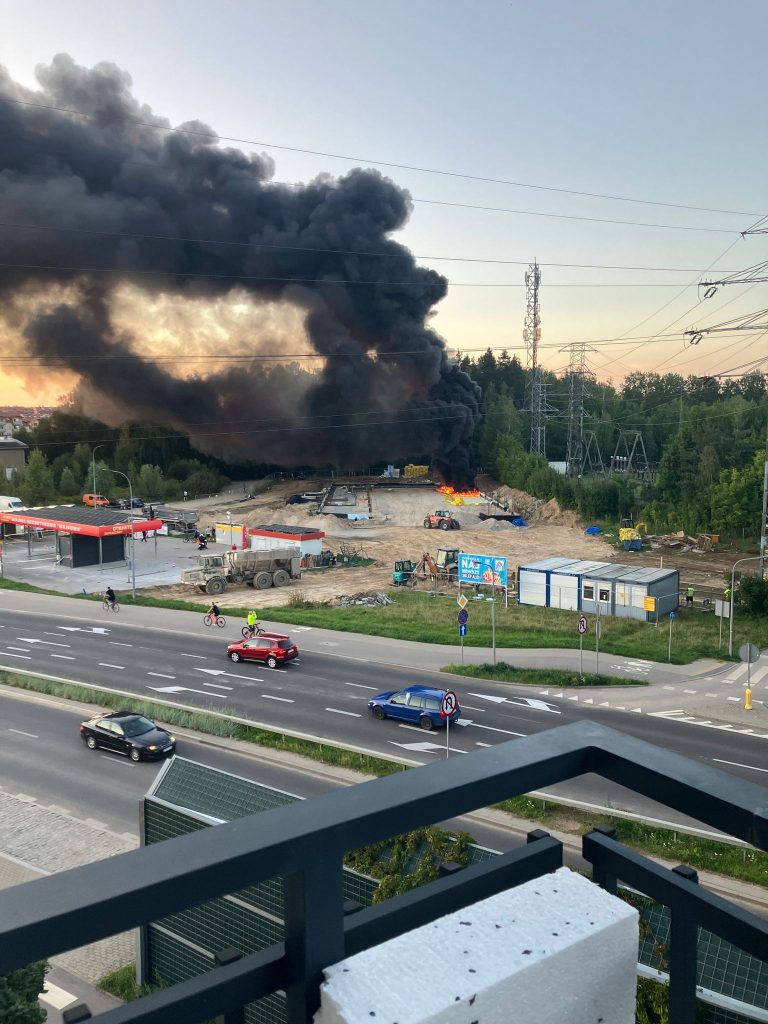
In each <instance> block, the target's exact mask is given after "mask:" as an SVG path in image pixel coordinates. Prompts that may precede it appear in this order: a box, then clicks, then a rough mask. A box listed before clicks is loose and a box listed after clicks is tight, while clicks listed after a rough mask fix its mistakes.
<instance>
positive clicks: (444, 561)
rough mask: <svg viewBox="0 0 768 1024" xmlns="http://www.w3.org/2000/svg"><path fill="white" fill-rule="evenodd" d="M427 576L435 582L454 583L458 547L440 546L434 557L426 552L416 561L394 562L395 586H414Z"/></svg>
mask: <svg viewBox="0 0 768 1024" xmlns="http://www.w3.org/2000/svg"><path fill="white" fill-rule="evenodd" d="M428 577H429V578H431V579H433V580H435V582H437V583H440V582H442V583H455V582H456V580H457V579H458V578H459V549H458V548H440V549H439V550H438V552H437V555H436V556H435V557H434V558H433V557H432V555H430V554H429V552H426V553H425V554H423V555H422V556H421V558H420V559H419V561H418V562H411V561H409V560H408V559H402V560H401V561H398V562H395V571H394V572H393V573H392V582H393V584H394V585H395V586H396V587H415V586H416V584H417V583H418V581H419V580H425V579H427V578H428Z"/></svg>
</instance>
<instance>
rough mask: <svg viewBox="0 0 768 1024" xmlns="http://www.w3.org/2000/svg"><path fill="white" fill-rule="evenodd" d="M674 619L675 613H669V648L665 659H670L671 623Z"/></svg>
mask: <svg viewBox="0 0 768 1024" xmlns="http://www.w3.org/2000/svg"><path fill="white" fill-rule="evenodd" d="M674 621H675V613H674V612H670V613H669V649H668V651H667V661H672V623H673V622H674Z"/></svg>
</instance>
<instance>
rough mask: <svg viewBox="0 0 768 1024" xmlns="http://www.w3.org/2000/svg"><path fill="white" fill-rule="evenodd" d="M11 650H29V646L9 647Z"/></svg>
mask: <svg viewBox="0 0 768 1024" xmlns="http://www.w3.org/2000/svg"><path fill="white" fill-rule="evenodd" d="M8 650H9V651H28V650H29V647H10V646H9V647H8Z"/></svg>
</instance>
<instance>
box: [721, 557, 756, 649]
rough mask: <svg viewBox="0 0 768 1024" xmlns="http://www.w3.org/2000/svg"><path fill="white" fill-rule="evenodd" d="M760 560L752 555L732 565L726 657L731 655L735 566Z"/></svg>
mask: <svg viewBox="0 0 768 1024" xmlns="http://www.w3.org/2000/svg"><path fill="white" fill-rule="evenodd" d="M762 559H763V556H762V555H754V556H751V557H749V558H739V559H737V561H735V562H734V563H733V568H732V569H731V599H730V608H729V609H728V619H729V622H728V655H729V657H730V656H732V655H733V607H734V600H733V599H734V596H735V595H734V592H733V587H734V578H735V575H736V566H737V565H741V563H742V562H761V561H762Z"/></svg>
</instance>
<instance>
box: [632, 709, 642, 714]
mask: <svg viewBox="0 0 768 1024" xmlns="http://www.w3.org/2000/svg"><path fill="white" fill-rule="evenodd" d="M632 710H633V711H635V712H637V714H640V715H642V713H643V709H642V708H632Z"/></svg>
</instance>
